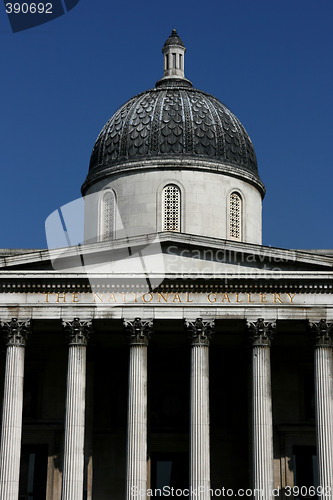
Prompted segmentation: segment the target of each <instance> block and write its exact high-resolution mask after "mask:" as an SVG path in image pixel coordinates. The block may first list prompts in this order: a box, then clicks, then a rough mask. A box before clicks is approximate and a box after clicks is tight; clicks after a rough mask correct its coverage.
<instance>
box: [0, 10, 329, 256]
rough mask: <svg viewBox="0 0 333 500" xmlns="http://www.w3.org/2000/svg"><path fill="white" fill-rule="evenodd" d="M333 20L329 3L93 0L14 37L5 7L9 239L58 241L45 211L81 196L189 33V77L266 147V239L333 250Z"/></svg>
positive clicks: (14, 242) (2, 125)
mask: <svg viewBox="0 0 333 500" xmlns="http://www.w3.org/2000/svg"><path fill="white" fill-rule="evenodd" d="M332 25H333V4H332V2H330V1H328V0H325V1H323V0H319V1H317V2H315V1H314V0H313V1H308V0H303V1H300V0H288V1H286V0H280V1H278V2H277V1H272V0H265V1H263V0H232V1H230V0H229V1H225V0H214V1H212V0H211V1H209V0H206V1H205V2H202V1H200V2H197V1H193V0H192V1H188V0H184V1H182V0H180V1H178V2H165V1H160V2H159V1H157V0H154V1H144V0H142V1H141V2H134V1H131V0H128V1H125V2H122V4H121V3H120V2H118V1H117V2H116V1H112V0H99V1H98V2H93V1H92V0H80V2H79V4H78V5H77V7H75V8H74V9H73V10H71V11H70V12H69V13H68V14H66V15H64V16H62V17H60V18H58V19H55V20H53V21H52V22H50V23H47V24H44V25H42V26H40V27H37V28H33V29H30V30H27V31H22V32H19V33H15V34H13V33H12V32H11V29H10V25H9V21H8V19H7V17H6V14H5V8H4V4H3V3H1V5H0V41H1V46H0V64H1V75H2V76H1V79H0V89H1V112H0V141H1V148H0V168H1V196H0V204H1V211H0V214H1V232H0V238H1V239H0V247H1V248H45V247H46V240H45V231H44V223H45V219H46V218H47V216H48V215H49V214H50V213H51V212H53V211H54V210H56V209H57V208H58V207H60V206H61V205H64V204H66V203H69V202H71V201H72V200H74V199H76V198H78V197H79V196H80V187H81V184H82V183H83V181H84V179H85V176H86V174H87V171H88V165H89V158H90V154H91V150H92V147H93V144H94V141H95V139H96V137H97V135H98V133H99V131H100V129H101V128H102V127H103V125H104V123H105V122H106V121H107V120H108V119H109V118H110V117H111V115H112V114H113V113H114V112H115V111H116V109H117V108H118V107H119V106H120V105H122V104H123V103H124V102H125V101H126V100H127V99H129V98H130V97H131V96H133V95H135V94H137V93H139V92H141V91H144V90H146V89H148V88H151V87H153V86H154V84H155V82H156V81H157V80H158V79H159V78H160V77H161V75H162V68H163V59H162V54H161V48H162V45H163V43H164V41H165V39H166V38H167V37H168V36H169V34H170V32H171V29H172V28H174V27H176V28H177V30H178V32H179V34H180V36H181V38H182V39H183V41H184V43H185V46H186V47H187V53H186V59H185V72H186V76H187V77H188V78H189V79H190V80H191V81H192V82H193V84H194V86H195V87H197V88H199V89H202V90H204V91H206V92H208V93H211V94H213V95H215V96H216V97H218V98H219V99H220V100H221V101H222V102H224V103H225V104H226V105H227V106H228V107H229V108H230V109H231V110H232V111H233V112H234V113H235V114H236V116H237V117H238V118H239V119H240V120H241V122H242V123H243V125H244V126H245V128H246V130H247V131H248V133H249V135H250V137H251V139H252V141H253V143H254V147H255V150H256V153H257V158H258V164H259V172H260V175H261V178H262V180H263V181H264V183H265V185H266V188H267V194H266V198H265V200H264V203H263V243H264V244H265V245H271V246H277V247H284V248H333V232H332V194H331V192H332V184H333V158H332V153H331V152H332V149H333V140H332V132H333V125H332V116H333V97H332V83H333V62H332V61H333V58H332V53H333V30H332Z"/></svg>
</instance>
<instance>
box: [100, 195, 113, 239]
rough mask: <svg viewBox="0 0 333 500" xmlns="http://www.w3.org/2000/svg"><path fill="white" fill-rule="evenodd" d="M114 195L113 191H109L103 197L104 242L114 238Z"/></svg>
mask: <svg viewBox="0 0 333 500" xmlns="http://www.w3.org/2000/svg"><path fill="white" fill-rule="evenodd" d="M114 202H115V199H114V194H113V192H112V191H108V192H107V193H105V194H104V196H103V206H102V217H103V223H102V235H101V236H102V238H101V239H102V240H107V239H109V238H113V235H114V218H115V217H114V216H115V209H114Z"/></svg>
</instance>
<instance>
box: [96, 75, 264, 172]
mask: <svg viewBox="0 0 333 500" xmlns="http://www.w3.org/2000/svg"><path fill="white" fill-rule="evenodd" d="M170 83H171V82H170ZM173 83H175V82H173ZM183 85H184V84H183V82H182V84H178V85H177V86H175V87H174V86H169V85H168V83H167V82H165V84H164V85H160V86H159V87H157V88H155V89H152V90H148V91H147V92H144V93H143V94H139V95H137V96H135V97H133V98H132V99H130V100H129V101H128V102H127V103H126V104H124V105H123V106H122V107H121V108H120V109H119V110H118V111H117V112H116V113H115V114H114V115H113V116H112V118H111V119H110V120H109V121H108V122H107V123H106V125H105V126H104V128H103V130H102V131H101V133H100V134H99V137H98V138H97V141H96V144H95V146H94V149H93V152H92V155H91V160H90V167H89V171H90V172H91V171H92V170H96V169H100V168H105V167H107V166H111V165H112V164H115V163H119V162H121V161H124V160H129V159H143V158H153V157H155V156H157V157H161V156H174V155H176V156H186V157H193V158H197V159H198V158H199V157H201V158H205V159H208V158H210V159H212V160H216V161H219V162H223V163H226V164H228V165H237V166H238V167H242V168H244V169H246V170H248V171H250V172H251V173H253V174H255V175H257V174H258V169H257V160H256V155H255V152H254V148H253V145H252V142H251V140H250V138H249V136H248V134H247V133H246V131H245V129H244V127H243V126H242V124H241V123H240V121H239V120H238V119H237V118H236V116H235V115H234V114H233V113H231V111H230V110H229V109H228V108H227V107H226V106H225V105H224V104H222V103H221V102H220V101H218V99H216V98H215V97H213V96H211V95H208V94H206V93H204V92H201V91H200V90H195V89H192V88H188V87H186V86H183Z"/></svg>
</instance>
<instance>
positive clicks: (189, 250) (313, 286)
mask: <svg viewBox="0 0 333 500" xmlns="http://www.w3.org/2000/svg"><path fill="white" fill-rule="evenodd" d="M173 54H175V56H176V57H175V61H176V63H175V64H176V67H169V64H171V62H170V61H173ZM184 54H185V48H184V46H183V43H182V41H181V40H180V38H179V37H178V35H177V33H175V32H173V33H172V35H171V37H170V38H169V39H168V40H167V42H166V44H165V46H164V48H163V55H164V57H165V59H164V64H165V67H164V77H163V78H162V80H160V81H159V82H158V83H157V87H156V88H159V89H161V88H162V90H163V89H164V90H165V92H166V87H165V85H167V86H168V92H169V94H170V95H173V91H172V88H181V89H183V88H186V89H187V91H188V92H191V88H192V84H191V82H189V81H188V80H186V79H185V76H184V61H183V59H182V58H180V56H184ZM167 55H168V56H169V59H168V61H167V57H166V56H167ZM177 61H178V62H177ZM177 64H178V67H177ZM164 90H163V92H164ZM182 91H183V90H182ZM151 92H153V91H151ZM163 92H162V94H161V95H163ZM198 93H199V91H198ZM201 94H202V93H201ZM140 99H141V98H139V101H138V100H137V98H133V100H130V101H129V104H127V105H125V108H126V110H127V111H126V114H125V115H124V122H121V120H120V118H119V117H121V116H122V114H121V112H120V114H118V115H117V114H116V115H115V117H114V118H112V119H111V122H110V127H111V128H110V127H108V126H107V127H106V128H105V129H103V133H102V135H101V136H100V138H99V139H98V140H97V142H96V147H95V148H94V153H93V156H92V162H91V170H90V172H89V175H88V179H87V182H86V183H85V185H84V187H83V191H84V194H85V195H86V213H85V243H84V244H82V245H78V246H74V247H69V248H60V249H55V250H50V251H48V250H40V251H34V252H28V251H22V252H17V251H8V252H6V254H5V255H4V254H2V256H1V257H0V278H1V281H0V284H1V292H0V326H1V332H2V335H1V342H2V344H1V349H0V397H1V400H2V401H3V405H2V420H1V446H0V500H23V499H25V498H29V499H33V500H41V499H43V500H45V499H46V500H65V499H66V500H81V499H82V500H83V499H87V500H92V499H93V498H94V499H95V500H96V499H98V500H109V499H110V498H112V500H123V499H124V498H126V499H127V500H134V499H136V498H149V497H151V496H161V495H158V494H155V490H158V489H163V487H164V488H166V490H165V491H166V492H170V491H171V490H170V489H171V488H174V490H173V491H175V490H176V489H177V491H178V494H176V496H178V497H182V498H186V497H188V496H189V490H190V489H191V488H192V490H194V492H195V493H193V494H192V498H198V499H200V500H208V499H209V498H212V497H213V496H214V494H213V493H212V492H215V496H222V495H223V496H225V495H227V496H233V495H235V496H242V495H243V496H244V494H245V496H247V497H249V496H252V497H253V498H255V499H256V500H257V499H258V500H259V499H261V498H263V499H264V500H268V499H271V498H273V497H274V498H280V499H286V498H288V497H290V496H293V495H292V490H291V489H292V488H294V487H303V492H304V493H305V494H304V497H307V498H308V497H314V493H313V492H315V493H316V494H317V498H320V499H323V500H324V499H325V500H329V498H331V496H330V493H332V488H333V480H332V467H333V456H332V449H333V442H332V436H333V434H332V418H333V416H332V384H333V382H332V366H333V361H332V324H333V255H332V252H320V251H318V252H304V251H295V250H283V249H278V248H268V247H264V246H262V245H261V201H262V196H263V195H264V187H263V185H262V183H261V181H260V179H259V177H258V174H257V165H256V159H255V155H254V152H253V154H252V156H251V155H250V156H251V158H250V156H249V151H250V150H251V151H252V149H251V148H252V143H251V141H250V139H249V137H248V136H247V134H246V132H245V130H244V129H243V128H242V126H241V124H240V123H239V122H238V120H237V121H236V118H235V119H234V122H233V125H234V126H233V129H232V130H229V128H228V127H229V125H228V123H229V122H228V119H227V118H225V120H226V121H225V123H222V121H223V120H222V121H221V122H220V123H219V124H218V123H217V121H216V122H214V121H209V120H208V118H207V117H208V115H209V113H208V111H207V110H206V111H205V112H203V114H202V116H201V117H200V116H199V118H200V120H199V118H198V123H199V125H200V126H199V127H198V129H197V132H196V133H197V134H199V135H200V134H201V132H202V130H205V134H206V136H205V134H204V135H203V137H201V139H200V140H201V141H202V144H201V146H202V148H201V146H200V144H199V146H198V149H197V151H198V155H197V157H195V154H196V153H195V154H194V153H193V151H194V150H195V148H194V146H193V144H194V143H192V142H191V141H190V138H189V134H187V135H186V134H185V135H186V141H187V142H186V141H185V143H184V144H182V147H183V148H185V149H184V151H185V153H184V154H183V155H181V154H178V155H177V154H175V155H174V156H173V157H172V158H170V156H169V157H168V155H164V153H163V147H164V143H165V141H167V142H168V144H169V146H170V147H171V146H172V147H175V146H174V145H175V144H176V143H175V142H174V134H176V135H177V134H178V135H179V137H180V136H181V133H180V132H178V129H177V127H176V126H174V123H173V122H174V116H173V113H170V116H168V113H166V115H165V116H164V118H163V120H165V122H167V123H169V121H170V123H171V122H172V126H171V125H168V126H166V129H167V128H168V127H169V128H170V129H172V133H171V135H169V136H168V137H167V138H166V139H163V140H162V139H161V140H160V142H158V141H159V140H158V137H159V132H158V131H159V128H158V127H159V126H161V127H162V125H163V126H164V125H165V124H163V123H162V122H163V120H162V122H160V123H157V124H156V123H155V125H156V130H155V129H154V130H149V134H150V133H151V134H152V140H153V139H154V140H155V139H156V141H157V143H155V142H149V143H145V147H146V148H148V149H147V151H148V153H149V154H148V155H147V157H142V158H137V157H136V158H130V156H131V154H132V153H133V151H134V153H133V155H134V156H135V155H138V156H140V154H141V153H140V147H141V142H140V141H141V140H142V139H145V137H146V136H145V133H143V135H142V134H141V135H142V136H141V139H140V141H139V142H135V141H136V139H137V138H136V136H135V134H134V132H133V134H134V135H133V134H132V136H131V138H130V139H129V137H128V136H127V135H126V134H127V133H128V132H129V128H130V124H131V116H134V115H135V113H136V112H138V113H139V114H140V113H143V111H142V110H140V102H141V101H142V99H141V100H140ZM211 99H215V98H211ZM194 101H195V99H194ZM194 101H193V103H192V104H193V110H194V111H195V112H194V111H193V112H194V118H195V117H196V113H197V114H198V115H200V109H199V108H200V106H197V108H196V109H195V107H196V103H195V102H194ZM208 101H209V99H208V98H207V99H206V98H205V99H204V102H205V103H206V104H207V102H208ZM216 101H217V100H216ZM142 102H143V101H142ZM142 102H141V104H142ZM177 102H178V101H177ZM184 102H185V101H184ZM209 102H211V101H209ZM160 105H161V109H162V108H163V106H162V103H160ZM174 105H175V102H173V103H171V104H170V106H169V105H168V106H165V107H164V108H163V109H164V111H168V110H169V111H170V109H171V110H173V109H174ZM217 105H218V104H217ZM126 106H127V107H126ZM131 106H133V109H132V108H131ZM177 106H178V104H177ZM207 106H210V105H209V103H208V104H207ZM221 106H222V104H221ZM127 108H128V109H127ZM129 108H131V109H132V111H130V109H129ZM177 109H178V112H179V113H180V107H178V108H177ZM182 109H183V111H184V110H185V111H186V113H187V112H189V109H188V108H187V107H186V104H184V108H182ZM221 109H222V108H221ZM157 111H158V109H157ZM157 111H156V108H154V110H150V111H148V108H147V109H145V113H148V114H149V113H153V115H154V117H156V116H160V115H159V114H158V113H157ZM185 111H184V113H185ZM215 111H216V110H215ZM215 111H214V107H212V108H210V112H211V113H212V114H213V115H214V116H215V114H214V113H215ZM127 112H128V113H127ZM131 113H132V114H131ZM221 113H222V111H221ZM223 113H225V114H226V115H228V116H231V115H229V113H230V112H229V111H228V110H227V109H224V111H223ZM171 115H172V116H171ZM142 116H143V118H142V123H137V127H138V128H140V131H141V132H142V131H144V127H145V126H147V127H148V123H150V122H149V120H148V122H145V123H144V121H145V118H147V117H146V115H144V114H143V115H142ZM179 116H180V115H179ZM203 116H204V117H205V119H206V120H208V121H207V123H206V122H205V126H204V125H203ZM221 116H222V115H221ZM221 116H220V118H221ZM223 116H224V115H223ZM223 116H222V118H223ZM118 118H119V120H120V121H119V120H118ZM169 118H170V120H169ZM216 119H217V120H218V116H217V118H216ZM117 120H118V121H117ZM182 123H183V125H182V126H183V127H185V129H186V130H187V132H189V131H190V127H189V115H188V114H186V116H185V115H184V120H183V122H182ZM113 125H115V127H116V128H117V127H118V129H117V130H116V131H115V133H113V132H114V130H113V129H112V126H113ZM141 125H142V127H141ZM149 126H150V125H149ZM206 126H207V127H206ZM121 130H123V131H126V133H125V132H124V134H125V135H122V132H120V131H121ZM198 130H199V132H198ZM109 133H110V134H109ZM108 134H109V135H108ZM117 134H118V135H117ZM227 136H228V137H227ZM193 137H194V136H193ZM205 139H207V140H205ZM118 140H120V145H118V146H117V148H118V149H119V148H120V149H119V151H118V152H119V154H120V153H121V155H122V156H121V158H123V160H124V161H121V162H120V161H118V160H119V157H117V161H114V162H112V155H113V151H112V148H111V150H110V151H109V150H108V151H106V149H103V148H109V149H110V147H109V146H110V144H111V143H112V141H114V143H117V141H118ZM177 140H178V139H177ZM179 140H180V139H179ZM223 140H227V142H228V141H229V142H228V144H229V146H226V145H225V147H224V146H223V144H224V143H223ZM131 141H133V144H132V143H131ZM163 141H164V142H163ZM214 141H215V142H214ZM199 142H200V141H199ZM199 142H198V143H199ZM214 144H215V146H216V147H215V148H214V147H212V151H213V153H211V157H210V158H209V155H208V153H207V151H208V149H209V148H208V146H209V145H210V146H212V145H214ZM207 145H208V146H207ZM114 147H115V148H116V146H114ZM126 147H127V148H128V150H126ZM131 147H133V148H132V149H131V151H130V148H131ZM158 148H160V149H158ZM200 148H201V149H200ZM207 148H208V149H207ZM171 149H172V148H171ZM152 151H153V152H154V151H155V152H156V151H159V153H160V155H159V157H158V158H157V157H155V158H152V157H151V156H149V155H150V153H151V152H152ZM216 151H217V152H218V154H217V153H216ZM203 152H204V153H205V154H206V153H207V155H206V157H205V158H203ZM114 153H115V151H114ZM187 153H191V154H190V155H188V154H187ZM192 153H193V155H194V156H193V155H192ZM231 153H232V154H231ZM191 155H192V156H191ZM219 155H220V156H219ZM143 156H144V155H143ZM157 156H158V155H157ZM231 156H232V159H231V160H230V158H231ZM110 158H111V159H110ZM115 158H116V155H115ZM228 158H229V159H228ZM229 160H230V161H229ZM245 160H246V161H248V163H246V162H245ZM103 162H104V163H103ZM244 162H245V163H244ZM167 184H172V185H173V186H177V187H179V190H180V197H178V198H177V203H180V207H179V206H178V205H177V207H171V209H170V213H169V215H168V216H169V217H171V218H172V214H173V213H176V212H177V216H179V214H180V225H175V226H174V230H172V229H171V230H167V231H166V230H164V231H163V228H165V226H163V224H162V212H163V210H164V212H165V207H164V209H163V207H162V190H163V188H164V187H165V185H167ZM106 192H109V193H110V196H108V200H109V201H110V200H111V202H114V203H115V205H114V210H113V207H111V208H110V207H108V209H107V210H103V207H102V205H101V204H102V202H103V199H104V198H103V197H104V194H105V193H106ZM233 192H236V193H239V195H240V199H241V202H242V203H241V210H242V211H241V213H236V215H235V213H234V214H233V217H234V222H233V223H234V224H236V225H237V223H238V222H239V223H240V228H241V230H240V231H238V233H237V231H236V233H237V234H240V235H241V236H240V237H237V238H234V240H232V239H231V238H229V236H230V235H229V232H228V231H229V226H230V221H229V213H230V206H229V205H228V203H229V201H228V200H229V199H230V194H231V193H233ZM111 193H113V194H111ZM179 200H180V201H179ZM236 208H237V207H236ZM172 210H174V212H172ZM235 210H236V209H235ZM236 212H237V210H236ZM64 213H65V212H64ZM170 214H171V215H170ZM65 215H66V214H65ZM103 217H104V219H103V220H101V218H103ZM169 226H170V227H171V228H172V223H170V225H169ZM103 232H104V234H102V235H101V233H103ZM236 233H235V234H236ZM235 239H237V241H235ZM314 489H315V491H314ZM226 490H229V491H228V493H222V492H226ZM245 490H247V491H246V493H245ZM179 492H181V494H180V493H179ZM164 496H167V495H164ZM169 496H171V495H169ZM174 496H175V495H174ZM295 496H297V494H295Z"/></svg>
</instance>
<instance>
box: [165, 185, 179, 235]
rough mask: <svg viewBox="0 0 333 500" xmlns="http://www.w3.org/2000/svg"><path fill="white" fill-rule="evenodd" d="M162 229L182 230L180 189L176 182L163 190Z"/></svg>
mask: <svg viewBox="0 0 333 500" xmlns="http://www.w3.org/2000/svg"><path fill="white" fill-rule="evenodd" d="M162 231H175V232H177V233H179V232H180V189H179V187H178V186H175V185H174V184H168V185H167V186H165V188H164V189H163V192H162Z"/></svg>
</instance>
